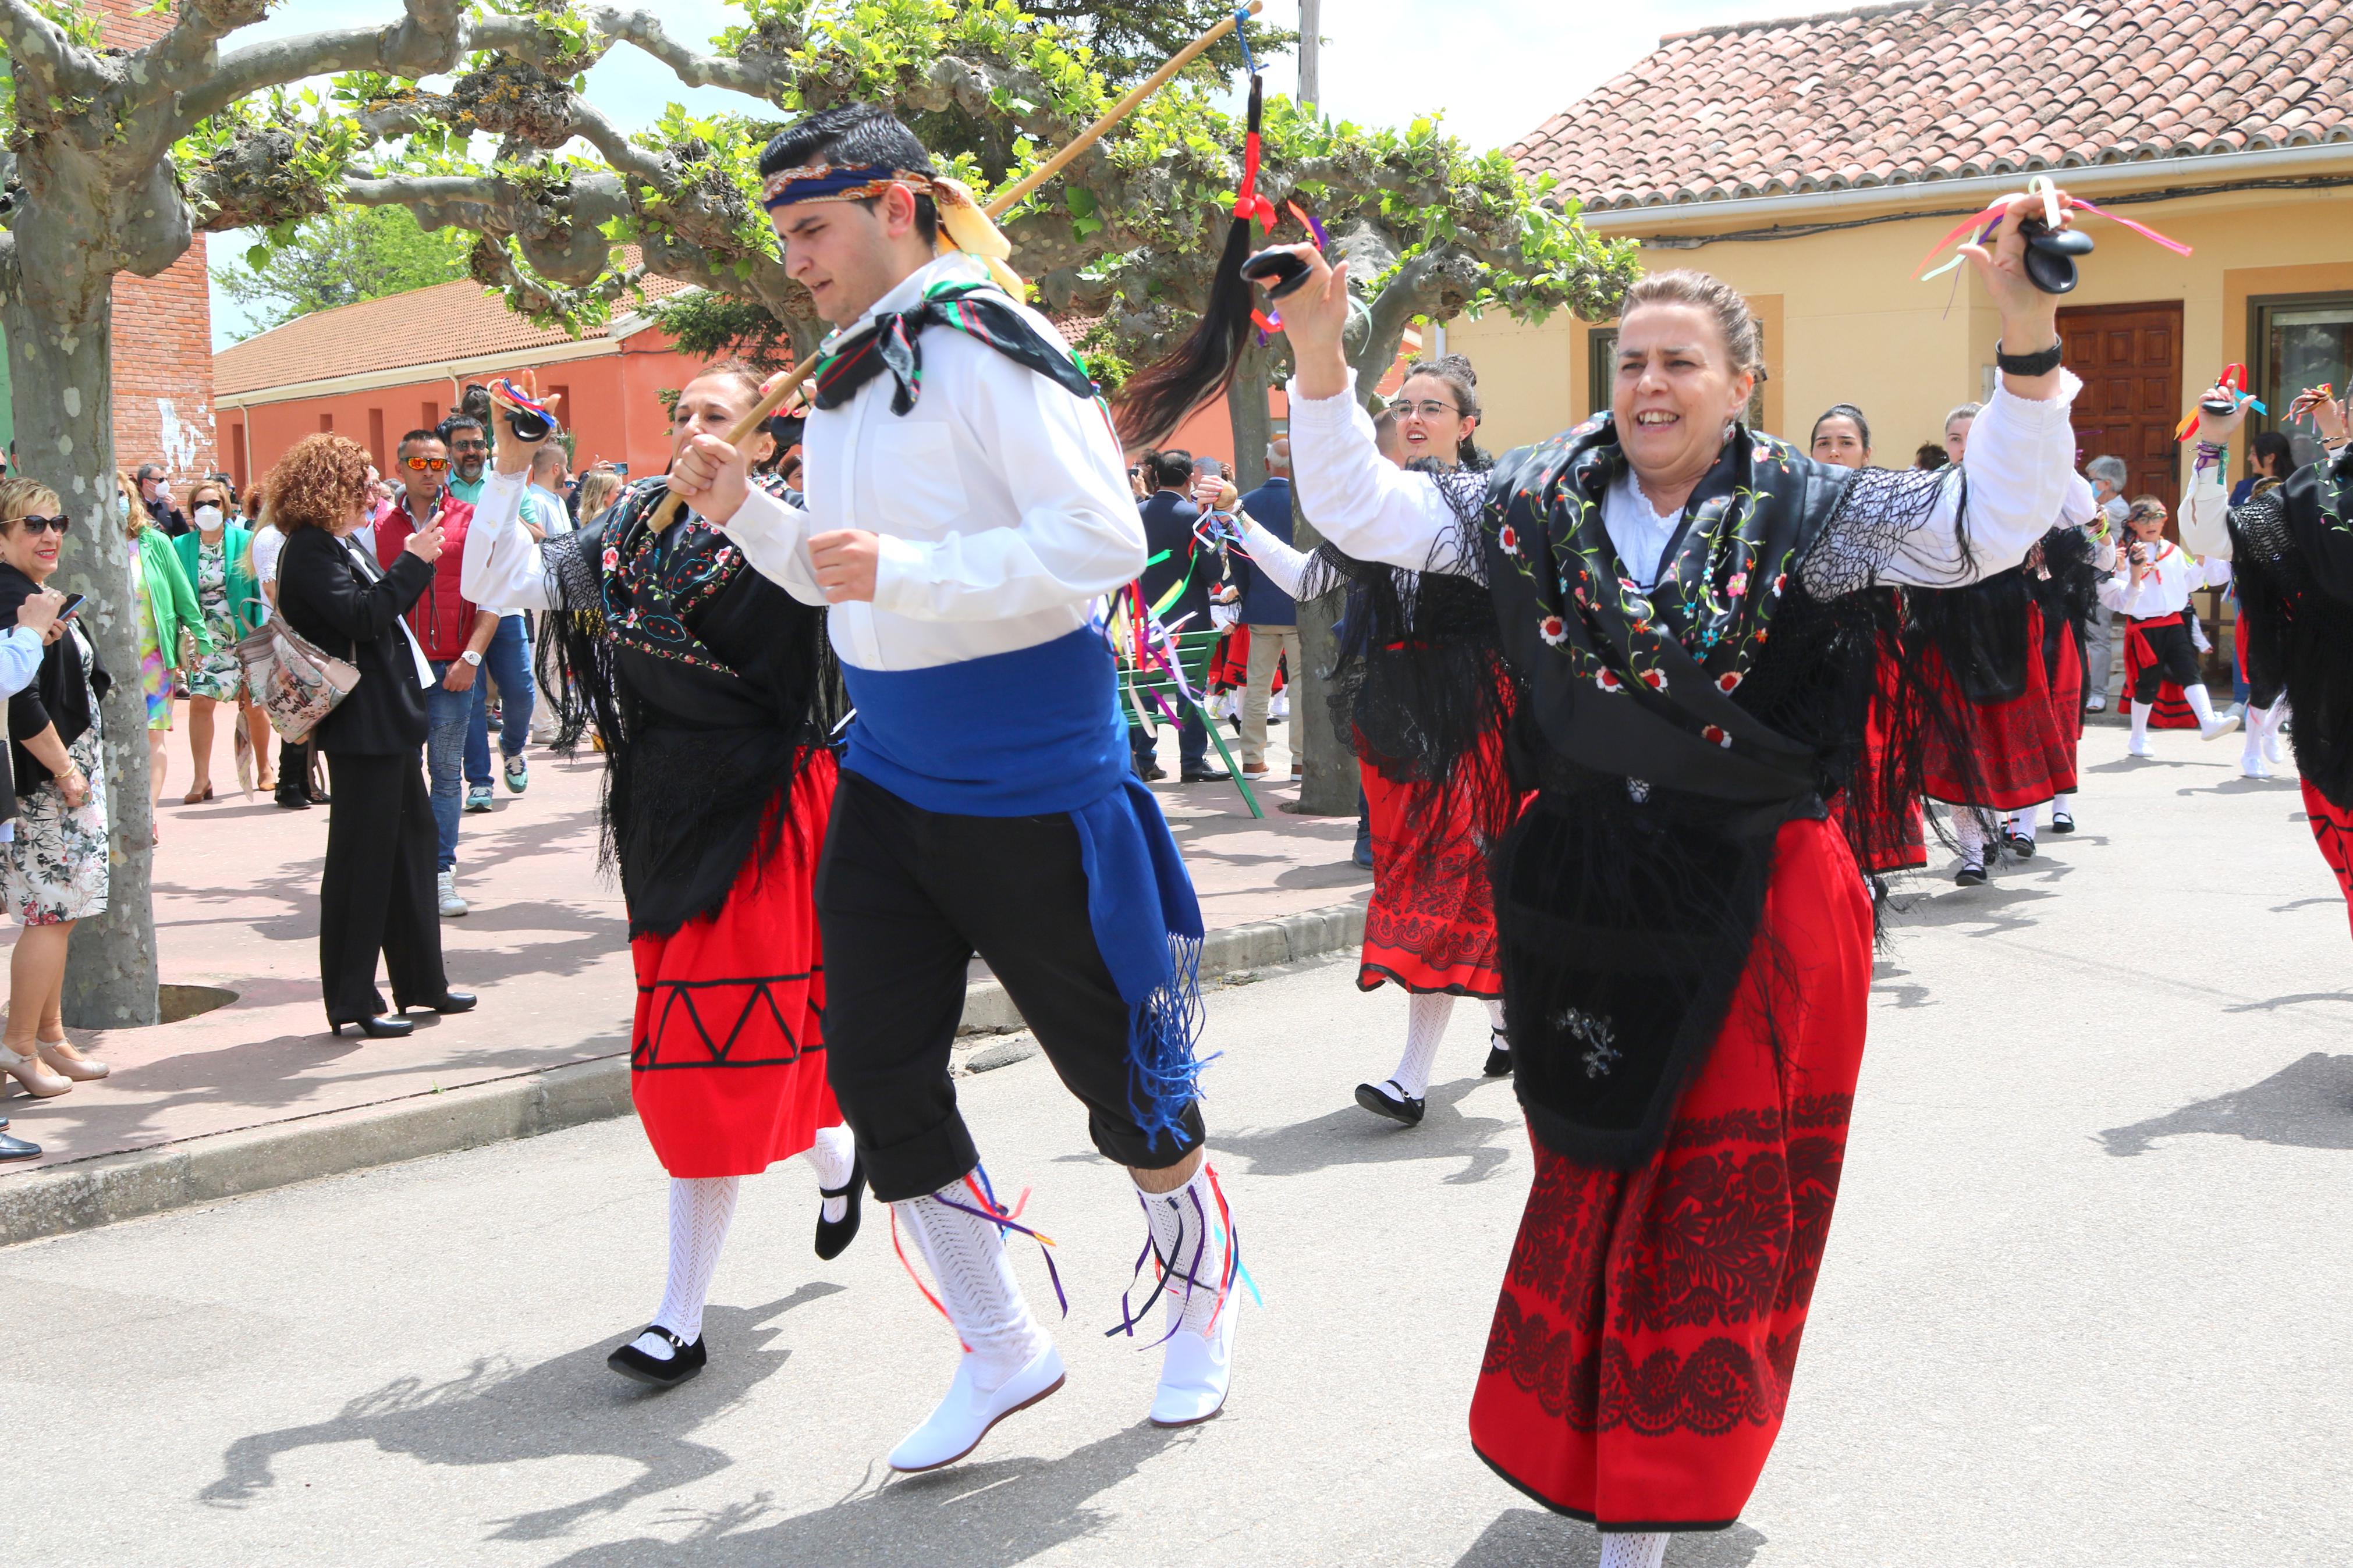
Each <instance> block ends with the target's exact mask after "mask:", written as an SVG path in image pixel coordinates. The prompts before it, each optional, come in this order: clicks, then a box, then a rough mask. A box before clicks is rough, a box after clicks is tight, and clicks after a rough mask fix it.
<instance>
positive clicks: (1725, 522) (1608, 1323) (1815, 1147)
mask: <svg viewBox="0 0 2353 1568" xmlns="http://www.w3.org/2000/svg"><path fill="white" fill-rule="evenodd" d="M2057 199H2058V200H2059V201H2060V202H2062V203H2063V202H2064V200H2065V198H2064V196H2063V195H2062V196H2060V197H2058V198H2057ZM2030 210H2031V211H2036V212H2040V211H2041V210H2042V202H2041V201H2040V200H2039V199H2038V200H2035V201H2033V202H2031V204H2030V203H2029V201H2028V199H2027V198H2024V197H2021V198H2019V199H2018V201H2017V202H2015V203H2013V204H2012V205H2010V208H2009V209H2008V210H2007V212H2006V213H2005V216H2004V217H2003V219H2002V221H2001V222H2000V224H1998V225H1997V226H1996V228H1995V231H1994V232H1995V237H1994V243H1993V244H1992V245H1991V246H1990V247H1978V246H1972V247H1968V255H1969V256H1970V258H1971V259H1972V260H1973V261H1974V262H1975V264H1976V265H1977V267H1978V271H1979V274H1980V276H1981V278H1982V279H1983V280H1984V282H1985V285H1986V288H1987V291H1988V293H1989V296H1990V297H1991V298H1992V299H1993V300H1994V302H1995V304H1996V307H1997V309H1998V310H2000V315H2001V325H2002V331H2001V340H2000V341H2001V345H2002V349H2001V353H2000V361H1999V363H2000V367H2001V372H2002V375H2003V377H2004V382H2003V387H2002V390H2000V392H1997V393H1996V394H1995V396H1994V399H1993V402H1992V404H1991V405H1989V407H1988V408H1987V409H1986V410H1985V412H1984V413H1983V414H1982V415H1981V416H1979V418H1978V423H1977V426H1976V429H1975V431H1974V432H1973V434H1974V437H1975V438H1974V440H1973V441H1972V443H1971V447H1970V450H1969V452H1968V457H1967V458H1966V461H1965V467H1966V470H1967V475H1968V483H1967V488H1968V508H1967V513H1968V515H1967V521H1966V524H1964V523H1963V521H1962V507H1961V504H1960V502H1961V490H1962V475H1961V473H1959V472H1957V471H1955V472H1942V473H1917V472H1905V473H1894V472H1890V471H1888V470H1885V469H1878V468H1871V469H1864V470H1862V471H1860V472H1857V471H1854V470H1851V469H1846V468H1832V467H1831V466H1829V465H1826V464H1820V463H1816V462H1814V461H1813V460H1812V459H1810V458H1807V457H1806V456H1805V455H1803V454H1802V453H1799V452H1797V451H1795V450H1794V449H1792V448H1791V447H1789V446H1788V444H1787V443H1785V442H1781V441H1778V440H1775V439H1773V438H1771V437H1764V436H1758V435H1755V434H1753V433H1751V432H1750V431H1749V430H1747V429H1746V427H1744V426H1742V424H1741V423H1740V416H1741V413H1742V411H1743V409H1744V408H1745V407H1746V405H1747V401H1748V397H1749V394H1750V392H1751V390H1752V388H1753V387H1754V385H1755V384H1756V376H1757V372H1758V371H1759V370H1760V369H1761V368H1762V361H1763V352H1762V344H1761V339H1760V334H1759V332H1758V330H1757V324H1756V322H1755V321H1754V320H1753V319H1752V318H1751V316H1750V315H1749V312H1748V310H1747V307H1746V304H1745V303H1744V302H1743V301H1742V300H1741V298H1740V296H1739V295H1738V293H1736V291H1735V290H1733V289H1731V288H1729V287H1728V286H1726V285H1725V284H1723V283H1722V282H1720V281H1718V280H1717V279H1712V278H1708V277H1706V276H1705V275H1704V274H1700V273H1692V272H1670V273H1661V274H1653V275H1651V276H1649V277H1646V278H1644V279H1641V281H1640V282H1638V283H1637V284H1635V285H1634V287H1633V288H1632V289H1630V290H1629V292H1628V294H1627V297H1626V300H1625V301H1624V305H1623V308H1622V310H1620V316H1619V321H1620V329H1619V335H1618V342H1617V378H1616V382H1615V387H1614V392H1613V395H1612V400H1611V406H1610V409H1609V412H1608V413H1606V414H1604V415H1600V416H1596V417H1595V418H1594V419H1592V420H1590V421H1588V423H1587V424H1585V425H1583V426H1578V427H1577V429H1575V430H1572V431H1569V432H1567V433H1566V434H1564V435H1562V436H1558V437H1554V438H1553V439H1552V440H1550V441H1547V442H1545V443H1542V444H1540V445H1537V446H1535V447H1528V448H1526V449H1525V450H1523V451H1521V452H1518V453H1515V454H1514V455H1513V456H1512V457H1511V458H1507V459H1505V460H1504V462H1503V463H1502V464H1500V465H1498V467H1497V468H1496V470H1495V471H1494V473H1493V475H1490V476H1469V477H1463V476H1453V475H1424V474H1411V473H1402V474H1401V473H1399V472H1398V471H1397V470H1396V469H1395V468H1390V467H1388V465H1386V464H1384V463H1383V462H1382V461H1381V460H1380V458H1379V456H1378V454H1377V452H1376V451H1375V449H1374V447H1373V442H1372V430H1371V425H1370V422H1369V421H1368V420H1367V419H1366V416H1365V414H1364V411H1363V409H1362V407H1361V405H1359V404H1358V402H1357V400H1356V396H1355V377H1354V374H1353V373H1352V372H1351V371H1350V369H1349V367H1348V362H1347V358H1346V355H1345V353H1344V352H1343V349H1342V346H1341V338H1342V333H1343V329H1344V328H1345V323H1346V320H1347V315H1348V304H1349V302H1348V298H1347V289H1346V274H1345V267H1343V268H1332V267H1330V266H1329V265H1327V263H1326V261H1325V259H1324V257H1323V256H1322V255H1321V254H1320V253H1318V252H1317V251H1315V250H1314V248H1313V247H1299V248H1297V249H1295V250H1294V251H1293V254H1294V255H1296V256H1297V257H1298V258H1299V259H1300V260H1301V261H1302V262H1303V263H1304V264H1305V265H1306V268H1307V269H1308V270H1307V277H1306V279H1304V281H1303V284H1302V286H1301V287H1300V288H1298V289H1296V290H1295V291H1293V292H1291V293H1288V294H1286V295H1285V297H1284V299H1283V300H1282V318H1283V322H1284V325H1285V329H1286V331H1288V333H1289V335H1290V337H1291V340H1292V346H1293V351H1294V353H1295V354H1296V356H1297V363H1298V367H1299V368H1298V374H1297V377H1296V379H1295V380H1294V381H1293V383H1292V384H1291V387H1290V400H1291V401H1290V413H1291V437H1292V444H1293V457H1294V460H1295V462H1296V465H1297V478H1298V483H1299V488H1300V493H1301V500H1302V502H1303V507H1304V510H1305V512H1306V515H1307V516H1309V517H1311V518H1313V519H1314V521H1315V524H1316V526H1317V528H1318V529H1319V530H1321V531H1323V533H1324V537H1325V538H1326V539H1327V540H1330V541H1332V542H1335V544H1337V545H1338V546H1339V547H1340V548H1342V549H1344V550H1345V551H1347V552H1350V553H1351V554H1352V555H1355V556H1356V557H1358V558H1360V559H1363V560H1366V561H1379V562H1386V563H1389V564H1391V565H1393V566H1398V567H1403V568H1406V569H1409V570H1410V571H1414V572H1418V573H1420V574H1423V575H1424V576H1425V578H1428V577H1431V576H1437V575H1440V574H1447V575H1453V576H1459V577H1462V578H1466V579H1469V580H1471V581H1476V582H1483V584H1485V588H1486V594H1487V596H1488V598H1489V602H1490V610H1491V613H1492V616H1493V626H1494V635H1495V637H1496V647H1498V649H1499V650H1500V654H1501V657H1502V660H1503V664H1504V669H1505V670H1506V672H1507V675H1508V679H1509V680H1510V682H1511V685H1512V688H1513V689H1514V692H1515V694H1516V700H1515V701H1514V703H1513V705H1512V707H1511V715H1512V717H1511V720H1510V722H1511V724H1512V735H1511V742H1512V748H1513V752H1514V773H1515V776H1524V777H1525V778H1527V779H1528V780H1529V781H1530V782H1531V783H1532V784H1534V786H1535V789H1534V794H1533V795H1532V796H1531V797H1530V798H1529V799H1528V800H1527V801H1525V803H1514V805H1515V810H1516V820H1515V821H1514V824H1513V826H1512V827H1511V828H1510V829H1509V831H1508V833H1507V834H1506V836H1505V837H1504V842H1503V844H1502V845H1501V846H1500V847H1499V849H1498V851H1497V854H1496V856H1495V857H1494V860H1493V895H1494V904H1495V912H1496V921H1497V926H1498V930H1499V931H1500V934H1501V937H1502V941H1501V943H1500V946H1501V953H1502V968H1503V973H1504V990H1505V993H1506V1005H1507V1007H1508V1010H1509V1016H1510V1018H1511V1023H1512V1066H1513V1075H1514V1084H1515V1087H1516V1089H1517V1090H1518V1093H1519V1098H1520V1101H1521V1104H1522V1106H1523V1107H1524V1108H1525V1110H1526V1111H1527V1115H1528V1123H1529V1131H1530V1132H1531V1133H1532V1134H1533V1136H1534V1138H1535V1146H1536V1180H1535V1189H1534V1191H1533V1192H1532V1193H1531V1194H1530V1196H1529V1202H1528V1209H1527V1214H1526V1216H1525V1219H1524V1220H1523V1222H1522V1226H1521V1230H1520V1236H1519V1241H1518V1244H1517V1245H1516V1246H1515V1247H1514V1251H1513V1256H1512V1261H1511V1265H1510V1268H1509V1271H1508V1273H1507V1274H1506V1276H1505V1279H1504V1293H1503V1300H1502V1301H1501V1303H1500V1304H1499V1306H1498V1309H1497V1311H1496V1314H1495V1317H1494V1320H1493V1331H1492V1333H1491V1336H1490V1338H1489V1340H1488V1346H1487V1355H1486V1360H1485V1363H1484V1365H1483V1367H1482V1374H1481V1377H1480V1381H1479V1387H1478V1392H1477V1394H1476V1395H1475V1397H1474V1398H1473V1400H1472V1409H1471V1436H1472V1445H1473V1447H1475V1448H1476V1450H1477V1451H1478V1453H1479V1454H1480V1456H1481V1457H1482V1458H1484V1459H1485V1460H1486V1461H1487V1462H1488V1464H1490V1465H1491V1466H1492V1467H1493V1468H1495V1470H1496V1471H1497V1472H1498V1473H1499V1474H1501V1475H1502V1476H1503V1477H1504V1479H1507V1480H1508V1481H1510V1482H1511V1483H1512V1484H1513V1485H1514V1486H1515V1487H1517V1488H1519V1489H1521V1490H1523V1491H1525V1492H1526V1493H1527V1494H1528V1495H1529V1496H1531V1497H1533V1498H1535V1499H1536V1500H1539V1501H1540V1502H1542V1503H1543V1504H1544V1505H1545V1506H1546V1507H1548V1508H1551V1509H1554V1510H1557V1511H1560V1512H1562V1513H1566V1514H1569V1515H1572V1516H1574V1517H1577V1518H1581V1519H1587V1520H1591V1521H1596V1522H1597V1523H1599V1525H1600V1527H1601V1528H1602V1530H1603V1531H1607V1532H1609V1538H1608V1540H1607V1541H1606V1542H1605V1545H1604V1552H1603V1556H1602V1562H1603V1563H1605V1564H1607V1565H1609V1568H1621V1565H1641V1568H1656V1565H1657V1564H1658V1563H1660V1561H1661V1560H1662V1556H1663V1555H1664V1553H1665V1551H1666V1546H1667V1542H1668V1539H1669V1534H1670V1532H1672V1531H1686V1530H1711V1529H1721V1528H1723V1527H1724V1526H1725V1525H1727V1524H1729V1523H1730V1522H1732V1521H1734V1520H1735V1519H1736V1517H1737V1516H1738V1515H1739V1512H1740V1510H1741V1509H1742V1507H1743V1506H1744V1505H1745V1504H1746V1501H1747V1499H1748V1495H1749V1493H1750V1491H1751V1489H1753V1488H1754V1487H1755V1485H1756V1482H1757V1473H1758V1471H1759V1469H1760V1468H1762V1466H1763V1464H1764V1461H1765V1458H1766V1455H1767V1451H1768V1450H1769V1449H1770V1447H1771V1446H1772V1442H1773V1438H1774V1436H1775V1434H1776V1432H1777V1431H1778V1428H1779V1426H1780V1422H1781V1415H1782V1411H1783V1408H1784V1405H1785V1404H1786V1402H1787V1399H1788V1389H1789V1380H1790V1376H1791V1370H1792V1367H1793V1364H1794V1363H1795V1361H1796V1357H1797V1352H1798V1343H1799V1337H1800V1335H1801V1334H1802V1332H1803V1331H1804V1329H1805V1325H1806V1318H1807V1310H1808V1307H1809V1304H1810V1300H1811V1298H1812V1294H1813V1286H1814V1279H1815V1273H1816V1269H1817V1268H1818V1267H1819V1265H1820V1260H1821V1251H1822V1246H1823V1240H1824V1237H1826V1235H1827V1232H1828V1228H1829V1223H1830V1216H1831V1202H1832V1199H1833V1197H1834V1195H1835V1193H1836V1190H1837V1185H1838V1179H1839V1171H1840V1166H1841V1159H1842V1155H1843V1151H1844V1147H1845V1140H1846V1127H1847V1120H1848V1115H1849V1111H1850V1110H1851V1108H1852V1097H1853V1092H1854V1085H1855V1079H1856V1074H1857V1071H1858V1069H1859V1068H1860V1066H1861V1062H1862V1040H1863V1025H1864V1018H1865V1012H1866V1003H1867V997H1868V989H1869V983H1870V975H1871V940H1872V920H1871V909H1870V900H1869V899H1868V898H1867V897H1866V895H1865V894H1864V891H1863V888H1862V879H1861V877H1860V875H1859V874H1858V873H1857V870H1856V868H1855V863H1854V859H1853V857H1852V854H1851V853H1850V852H1849V850H1848V848H1847V844H1846V839H1845V837H1844V836H1843V835H1842V834H1841V833H1840V832H1839V831H1837V830H1836V829H1835V828H1833V827H1832V826H1831V825H1830V824H1829V823H1828V822H1827V821H1826V820H1825V815H1826V813H1825V808H1824V806H1823V804H1822V803H1823V802H1824V801H1825V800H1827V799H1829V798H1830V797H1831V796H1833V795H1836V794H1837V793H1838V791H1839V790H1840V789H1841V788H1843V787H1844V786H1845V785H1846V784H1848V783H1849V782H1850V781H1851V779H1852V773H1853V767H1854V759H1855V757H1856V755H1857V754H1858V753H1859V752H1861V750H1862V731H1863V729H1864V726H1865V723H1866V718H1867V713H1868V709H1869V698H1870V693H1871V691H1872V689H1873V684H1874V681H1875V679H1876V676H1875V667H1876V663H1877V659H1878V657H1879V652H1880V645H1879V643H1878V639H1877V637H1876V626H1877V619H1876V617H1875V616H1874V615H1873V613H1872V610H1871V607H1870V606H1869V605H1867V604H1866V603H1864V602H1863V601H1864V598H1865V595H1867V594H1868V593H1869V592H1870V591H1871V590H1872V589H1873V588H1875V587H1880V586H1884V585H1889V584H1906V585H1910V586H1922V587H1935V588H1951V587H1957V586H1960V585H1962V584H1967V583H1968V582H1969V581H1971V580H1973V579H1974V578H1975V577H1976V576H1977V575H1978V574H1980V573H1982V572H1985V571H1989V570H1998V569H2000V568H2003V567H2006V566H2010V565H2013V564H2015V563H2017V562H2018V561H2020V560H2021V559H2022V558H2023V557H2024V555H2025V553H2026V550H2027V547H2028V546H2029V545H2031V544H2032V543H2033V542H2034V541H2035V540H2037V539H2039V538H2040V537H2042V533H2043V532H2044V531H2045V530H2046V529H2048V528H2049V526H2050V524H2051V521H2052V518H2053V517H2055V516H2057V515H2058V514H2059V511H2060V509H2061V505H2062V500H2063V493H2064V491H2065V489H2066V487H2067V485H2068V482H2069V481H2070V479H2072V478H2073V453H2074V437H2073V433H2072V431H2071V430H2070V428H2069V425H2068V405H2069V403H2070V402H2071V400H2072V397H2073V392H2074V390H2075V384H2074V383H2073V381H2072V379H2071V378H2069V377H2067V376H2065V375H2064V374H2063V373H2062V372H2061V370H2060V368H2059V349H2058V346H2057V345H2058V331H2057V325H2056V314H2057V299H2056V297H2055V296H2052V295H2048V294H2044V293H2042V292H2041V291H2040V290H2039V289H2036V288H2035V287H2034V286H2033V284H2032V283H2031V281H2030V279H2028V277H2027V274H2026V270H2025V266H2024V253H2025V246H2024V241H2023V239H2022V237H2021V234H2020V224H2019V222H2018V221H2017V220H2018V219H2020V218H2022V217H2023V216H2026V215H2027V213H2028V212H2029V211H2030ZM1907 658H1908V653H1907ZM1456 675H1457V679H1456V681H1455V683H1454V685H1455V689H1453V690H1452V691H1451V693H1447V692H1441V691H1440V690H1439V689H1438V686H1437V685H1435V684H1434V685H1433V687H1432V689H1431V697H1432V703H1431V705H1430V706H1428V707H1426V708H1424V709H1423V710H1421V711H1420V712H1419V717H1420V718H1421V719H1422V720H1423V721H1425V722H1427V723H1430V724H1441V723H1443V722H1444V721H1445V719H1446V717H1447V713H1448V711H1449V710H1451V709H1456V708H1459V707H1461V705H1462V704H1464V703H1468V702H1474V701H1476V700H1478V689H1477V685H1476V682H1477V680H1478V679H1482V677H1486V675H1487V672H1482V671H1481V670H1480V669H1479V668H1478V667H1477V666H1475V665H1472V664H1469V663H1467V662H1466V663H1463V664H1462V665H1461V667H1460V668H1458V670H1457V671H1456ZM1909 677H1910V672H1909V671H1906V682H1905V689H1907V690H1909V689H1914V686H1915V683H1913V682H1912V681H1911V680H1910V679H1909ZM1464 678H1468V679H1464ZM1441 684H1442V683H1441ZM1927 700H1928V701H1930V702H1932V703H1933V701H1934V699H1933V697H1932V698H1929V699H1927ZM1935 717H1936V715H1935V714H1934V713H1933V712H1930V713H1926V714H1924V718H1928V719H1933V718H1935ZM1476 748H1477V742H1472V744H1471V745H1469V746H1466V747H1463V748H1461V749H1460V750H1458V751H1455V752H1453V753H1451V755H1450V754H1449V752H1447V750H1446V749H1445V748H1444V747H1442V746H1440V747H1438V748H1435V749H1434V750H1433V752H1432V754H1431V756H1430V759H1429V760H1430V763H1431V764H1433V765H1434V766H1435V767H1436V768H1437V770H1438V771H1437V773H1435V775H1434V776H1436V777H1439V778H1447V777H1451V768H1452V767H1455V766H1461V765H1463V764H1464V763H1466V762H1467V761H1468V760H1469V759H1470V758H1471V757H1472V755H1473V753H1474V752H1475V751H1476ZM1897 761H1898V763H1899V764H1901V765H1905V766H1909V765H1911V764H1910V763H1908V762H1907V761H1905V759H1897ZM1523 764H1524V765H1525V773H1521V772H1520V770H1521V768H1522V766H1523Z"/></svg>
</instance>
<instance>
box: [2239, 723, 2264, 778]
mask: <svg viewBox="0 0 2353 1568" xmlns="http://www.w3.org/2000/svg"><path fill="white" fill-rule="evenodd" d="M2270 718H2271V714H2270V711H2269V710H2266V709H2262V708H2250V709H2248V710H2247V743H2246V744H2245V745H2244V746H2243V747H2242V748H2240V751H2239V773H2241V775H2242V776H2243V777H2246V778H2251V779H2267V778H2269V777H2271V776H2272V767H2271V763H2268V762H2266V761H2264V760H2263V731H2264V724H2265V721H2268V720H2269V719H2270Z"/></svg>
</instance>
